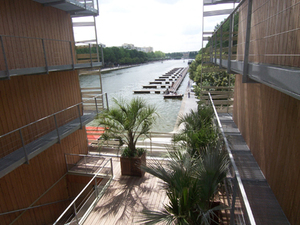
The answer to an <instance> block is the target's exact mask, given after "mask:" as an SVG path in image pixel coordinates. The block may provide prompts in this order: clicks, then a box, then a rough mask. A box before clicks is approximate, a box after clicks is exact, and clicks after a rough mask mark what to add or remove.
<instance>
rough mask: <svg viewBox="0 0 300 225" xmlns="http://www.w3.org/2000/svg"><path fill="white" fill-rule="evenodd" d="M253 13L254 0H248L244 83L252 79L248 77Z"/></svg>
mask: <svg viewBox="0 0 300 225" xmlns="http://www.w3.org/2000/svg"><path fill="white" fill-rule="evenodd" d="M251 15H252V0H248V14H247V26H246V40H245V49H244V68H243V78H242V82H243V83H248V82H249V81H250V79H249V77H248V60H249V46H250V31H251Z"/></svg>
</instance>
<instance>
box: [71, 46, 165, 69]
mask: <svg viewBox="0 0 300 225" xmlns="http://www.w3.org/2000/svg"><path fill="white" fill-rule="evenodd" d="M102 50H103V57H104V66H117V65H129V64H140V63H146V62H150V61H155V60H161V59H164V58H165V53H163V52H161V51H155V52H148V53H146V52H142V51H138V50H135V49H133V50H131V49H124V48H119V47H105V48H103V49H102ZM90 52H91V53H92V54H94V53H97V46H93V47H91V49H90V48H89V47H81V46H80V47H77V48H76V53H77V54H89V53H90ZM98 53H99V59H100V61H102V53H101V47H100V46H98Z"/></svg>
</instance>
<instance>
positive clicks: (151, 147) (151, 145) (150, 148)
mask: <svg viewBox="0 0 300 225" xmlns="http://www.w3.org/2000/svg"><path fill="white" fill-rule="evenodd" d="M150 151H151V153H152V138H151V132H150Z"/></svg>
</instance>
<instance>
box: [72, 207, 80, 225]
mask: <svg viewBox="0 0 300 225" xmlns="http://www.w3.org/2000/svg"><path fill="white" fill-rule="evenodd" d="M73 208H74V213H75V218H76V223H77V224H78V225H79V221H78V216H77V210H76V205H75V202H74V204H73Z"/></svg>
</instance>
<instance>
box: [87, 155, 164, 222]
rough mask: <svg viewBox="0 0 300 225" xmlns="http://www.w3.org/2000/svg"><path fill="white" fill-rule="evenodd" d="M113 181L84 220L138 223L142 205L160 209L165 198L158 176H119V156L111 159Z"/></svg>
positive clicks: (143, 207)
mask: <svg viewBox="0 0 300 225" xmlns="http://www.w3.org/2000/svg"><path fill="white" fill-rule="evenodd" d="M113 167H114V176H115V178H114V181H113V182H112V183H111V185H110V187H109V188H108V189H107V190H106V193H105V194H104V196H103V197H102V199H100V201H99V202H98V204H97V206H96V207H95V208H94V210H93V211H92V212H91V214H90V215H89V217H88V218H87V220H86V221H85V223H84V224H89V225H90V224H91V225H92V224H97V225H98V224H99V225H100V224H110V225H112V224H141V223H140V222H139V221H140V220H141V214H140V213H141V211H142V210H143V209H145V208H147V209H152V210H160V209H161V208H160V207H161V206H163V205H162V202H165V200H166V194H165V192H164V190H162V189H161V188H160V187H159V184H158V182H159V179H158V178H156V177H153V176H152V175H150V174H148V173H146V174H145V176H144V177H143V178H139V177H129V176H121V171H120V163H119V159H118V158H114V159H113Z"/></svg>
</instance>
